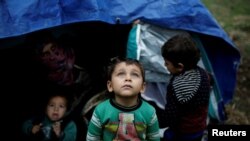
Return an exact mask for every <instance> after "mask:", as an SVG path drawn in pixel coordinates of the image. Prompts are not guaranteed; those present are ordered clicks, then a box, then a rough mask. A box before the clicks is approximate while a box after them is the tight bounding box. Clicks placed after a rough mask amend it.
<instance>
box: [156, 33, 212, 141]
mask: <svg viewBox="0 0 250 141" xmlns="http://www.w3.org/2000/svg"><path fill="white" fill-rule="evenodd" d="M162 56H163V58H164V60H165V66H166V67H167V69H168V70H169V71H170V73H171V74H172V78H171V79H170V82H169V85H168V87H167V104H166V106H165V111H164V112H163V113H159V114H157V115H158V118H159V123H160V124H161V125H162V126H164V127H169V128H168V130H166V131H165V133H164V138H165V140H167V141H200V140H201V138H202V135H203V131H204V130H205V128H206V119H207V113H208V104H209V93H210V81H209V80H210V77H208V76H209V75H208V73H207V72H206V71H205V70H204V69H202V68H200V67H199V66H197V63H198V61H199V59H200V52H199V49H198V48H197V47H196V45H195V43H194V41H193V40H192V38H191V36H190V35H188V34H179V35H176V36H174V37H172V38H170V39H169V40H168V41H167V42H166V43H165V44H164V45H163V46H162Z"/></svg>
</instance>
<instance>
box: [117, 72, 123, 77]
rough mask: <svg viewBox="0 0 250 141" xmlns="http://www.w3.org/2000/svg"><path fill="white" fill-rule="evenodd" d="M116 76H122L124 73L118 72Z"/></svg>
mask: <svg viewBox="0 0 250 141" xmlns="http://www.w3.org/2000/svg"><path fill="white" fill-rule="evenodd" d="M117 75H118V76H123V75H125V73H124V72H119V73H117Z"/></svg>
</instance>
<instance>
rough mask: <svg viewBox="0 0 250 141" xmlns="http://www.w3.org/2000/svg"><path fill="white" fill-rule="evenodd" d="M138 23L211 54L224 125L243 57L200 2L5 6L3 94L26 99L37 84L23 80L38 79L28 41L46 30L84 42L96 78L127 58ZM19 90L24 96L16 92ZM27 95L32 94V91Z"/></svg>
mask: <svg viewBox="0 0 250 141" xmlns="http://www.w3.org/2000/svg"><path fill="white" fill-rule="evenodd" d="M137 19H139V20H141V21H143V22H145V23H148V24H150V25H154V26H157V27H159V28H163V29H168V30H181V31H185V32H189V33H191V34H192V35H193V37H194V39H195V40H196V41H197V43H198V44H199V45H200V47H201V49H202V51H203V52H204V53H205V54H206V59H205V61H203V65H204V66H205V67H206V69H208V70H209V71H210V72H212V73H213V75H214V78H215V82H216V85H215V88H214V98H213V99H214V100H211V107H212V108H211V109H212V110H213V112H212V113H214V115H212V117H214V118H215V119H217V120H218V121H223V120H224V119H225V117H224V116H225V115H224V111H223V106H224V104H227V103H229V102H230V101H231V100H232V98H233V95H234V91H235V87H236V75H237V69H238V66H239V63H240V57H241V56H240V53H239V50H238V49H237V47H236V46H235V44H234V43H233V42H232V41H231V39H230V38H229V36H228V35H227V33H226V32H225V31H224V30H223V28H222V27H221V26H220V25H219V24H218V22H217V21H216V19H215V18H214V17H213V15H212V14H211V13H210V12H209V10H208V9H207V8H206V7H205V6H204V5H203V4H202V2H201V1H200V0H188V1H187V0H178V1H176V0H136V1H135V0H126V1H125V0H111V1H96V0H85V1H80V0H64V1H61V0H60V1H59V0H53V1H41V0H22V1H19V0H1V1H0V57H1V58H0V59H1V65H2V68H1V77H2V78H3V79H2V80H1V81H3V83H2V84H4V87H3V88H4V89H5V88H6V89H7V87H8V86H9V87H13V89H11V90H9V89H8V91H9V94H7V95H8V96H10V97H11V98H13V97H12V96H17V99H18V98H22V99H24V98H23V97H25V96H24V95H23V94H21V93H22V92H27V89H28V88H29V86H28V85H30V84H31V85H30V86H31V87H32V86H33V83H23V81H22V80H21V79H26V77H28V78H30V79H28V81H33V76H35V74H33V73H32V71H31V69H32V68H33V67H30V64H32V63H27V61H30V58H29V57H30V56H29V55H30V54H29V52H30V50H29V48H27V46H25V40H26V36H27V35H30V34H32V33H33V32H38V31H40V30H44V29H50V30H53V31H55V32H56V34H58V33H59V32H61V31H62V30H63V31H68V32H75V33H77V35H78V41H79V42H80V41H82V40H83V39H85V40H84V41H83V42H84V43H82V42H81V43H82V44H81V46H79V47H77V49H78V50H79V52H84V55H82V56H85V57H86V58H88V60H92V61H88V63H89V64H88V65H89V66H92V68H91V71H93V73H97V72H99V71H98V70H101V69H102V67H103V66H102V65H98V63H99V64H105V61H106V60H108V58H109V57H112V56H115V55H120V54H122V55H124V54H125V53H126V52H127V41H128V40H129V41H131V39H130V38H133V39H135V37H131V34H132V33H131V32H133V29H132V30H130V29H131V28H132V26H131V23H132V22H133V21H135V20H137ZM136 30H137V29H136ZM79 36H80V37H79ZM133 39H132V40H133ZM94 40H97V42H94ZM117 46H119V47H117ZM101 48H105V49H104V50H106V52H101V51H97V50H101ZM86 52H91V53H86ZM22 53H25V55H23V54H22ZM127 55H128V54H127ZM93 57H94V58H95V59H92V58H93ZM134 57H138V56H134ZM86 58H84V57H83V58H82V59H86ZM89 58H91V59H89ZM138 59H139V58H138ZM95 60H97V61H95ZM31 62H32V61H31ZM91 64H96V65H91ZM20 65H21V67H20ZM32 65H33V64H32ZM25 68H28V69H25ZM156 69H157V68H156ZM20 75H21V76H20ZM30 75H31V76H30ZM27 84H28V85H27ZM5 86H6V87H5ZM15 87H18V91H19V92H20V93H17V92H16V91H15V90H17V89H15ZM3 92H4V90H3ZM28 93H33V91H32V90H29V91H28ZM10 97H7V98H10ZM25 98H27V96H26V97H25ZM16 101H18V100H16ZM9 115H13V114H9Z"/></svg>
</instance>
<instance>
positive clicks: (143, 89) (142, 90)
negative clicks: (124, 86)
mask: <svg viewBox="0 0 250 141" xmlns="http://www.w3.org/2000/svg"><path fill="white" fill-rule="evenodd" d="M145 89H146V82H143V84H142V88H141V90H140V92H141V94H142V93H144V91H145Z"/></svg>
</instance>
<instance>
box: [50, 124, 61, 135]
mask: <svg viewBox="0 0 250 141" xmlns="http://www.w3.org/2000/svg"><path fill="white" fill-rule="evenodd" d="M52 128H53V131H54V132H55V134H56V136H57V137H59V136H60V133H61V121H57V122H55V123H54V124H53V125H52Z"/></svg>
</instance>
